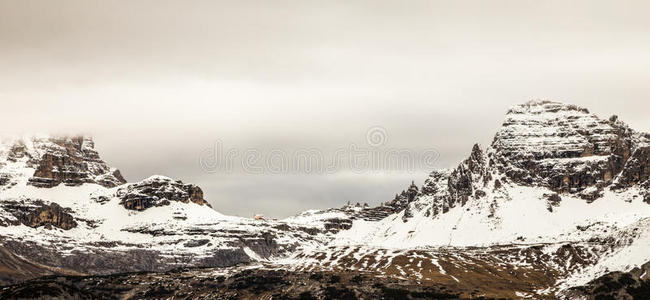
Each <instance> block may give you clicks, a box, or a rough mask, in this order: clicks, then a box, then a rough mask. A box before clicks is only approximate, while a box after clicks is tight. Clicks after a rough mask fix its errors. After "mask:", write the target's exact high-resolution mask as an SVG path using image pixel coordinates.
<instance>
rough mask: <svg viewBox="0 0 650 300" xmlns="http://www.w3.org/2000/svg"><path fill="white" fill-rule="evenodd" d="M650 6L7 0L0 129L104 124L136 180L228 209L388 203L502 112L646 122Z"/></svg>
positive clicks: (488, 130) (449, 160)
mask: <svg viewBox="0 0 650 300" xmlns="http://www.w3.org/2000/svg"><path fill="white" fill-rule="evenodd" d="M649 11H650V2H647V1H623V2H611V1H160V0H156V1H101V2H100V1H81V0H80V1H65V0H64V1H31V0H21V1H10V0H0V134H2V135H13V134H22V133H28V132H50V133H86V134H90V135H93V136H94V137H95V141H96V147H97V148H98V150H99V151H100V154H101V155H102V157H103V158H104V159H105V160H106V161H107V162H108V163H109V164H111V165H113V166H115V167H118V168H119V169H121V170H122V173H123V174H124V176H125V177H126V179H127V180H129V181H137V180H141V179H143V178H145V177H147V176H149V175H152V174H162V175H167V176H170V177H173V178H178V179H181V180H183V181H186V182H192V183H196V184H198V185H200V186H201V187H202V188H203V189H204V192H205V195H206V198H207V199H208V200H209V201H210V202H211V203H212V204H213V206H214V208H215V209H217V210H218V211H220V212H223V213H226V214H237V215H241V216H251V215H253V214H255V213H261V214H266V215H268V216H273V217H284V216H288V215H292V214H295V213H298V212H300V211H302V210H305V209H309V208H325V207H331V206H340V205H342V204H344V203H346V202H347V201H352V202H368V203H371V204H378V203H380V202H382V201H387V200H390V199H391V198H392V197H393V196H394V194H395V193H396V192H399V191H401V190H402V189H404V188H406V187H407V186H408V185H409V184H410V182H411V180H415V182H416V184H418V185H420V184H421V183H422V181H423V180H424V179H425V177H426V174H427V173H428V172H429V171H431V169H432V168H441V167H452V166H454V165H455V164H457V163H458V162H459V161H460V160H462V159H463V158H465V157H466V156H467V155H468V154H469V151H470V150H471V147H472V145H473V144H474V143H476V142H479V143H481V144H483V145H489V143H490V142H491V140H492V137H493V135H494V133H495V132H496V130H497V129H498V128H499V126H500V125H501V121H502V119H503V115H504V113H505V112H506V111H507V109H508V107H509V106H511V105H513V104H516V103H521V102H525V101H527V100H529V99H537V98H542V99H552V100H557V101H565V102H570V103H574V104H577V105H580V106H583V107H586V108H589V109H590V110H591V111H592V112H595V113H597V114H599V115H600V116H601V117H603V118H607V117H609V115H611V114H617V115H619V117H620V119H621V120H623V121H625V122H627V123H628V124H630V125H631V126H632V127H633V128H635V129H637V130H640V131H646V132H647V131H650V118H649V117H648V112H650V85H649V84H648V83H649V82H650V34H648V33H649V32H650V18H648V12H649ZM371 127H379V128H382V129H384V130H385V134H386V135H385V141H384V142H383V144H382V147H387V148H388V147H390V148H397V149H411V150H414V151H416V150H422V149H435V150H436V151H437V153H438V154H439V157H438V159H437V161H436V163H435V166H431V167H426V168H419V169H417V170H413V171H412V172H405V171H403V170H402V171H400V170H386V171H379V172H353V171H352V170H349V169H346V168H340V169H337V170H335V172H331V173H328V174H305V173H301V172H293V173H291V172H288V173H282V174H269V173H268V172H266V173H261V174H250V173H249V172H245V171H242V170H234V171H232V172H206V171H205V170H203V169H202V168H201V167H200V165H199V157H200V155H201V153H203V152H204V151H205V150H206V149H209V148H210V147H213V146H214V144H215V142H216V141H221V142H222V143H223V145H224V146H225V147H226V148H233V149H241V150H244V149H256V150H258V151H262V152H265V151H266V152H268V151H270V150H273V149H284V150H286V151H292V150H294V149H303V148H309V149H320V150H321V151H323V152H326V153H333V152H334V151H335V150H336V149H339V148H341V147H348V146H349V145H351V144H354V145H365V144H366V143H367V141H366V139H367V137H366V133H367V131H368V129H369V128H371Z"/></svg>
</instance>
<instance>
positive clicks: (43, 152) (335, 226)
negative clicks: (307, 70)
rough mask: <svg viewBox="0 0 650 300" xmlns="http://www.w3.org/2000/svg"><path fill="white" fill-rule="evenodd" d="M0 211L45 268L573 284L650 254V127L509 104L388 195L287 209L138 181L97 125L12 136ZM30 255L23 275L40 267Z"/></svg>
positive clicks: (525, 292) (539, 291) (557, 290)
mask: <svg viewBox="0 0 650 300" xmlns="http://www.w3.org/2000/svg"><path fill="white" fill-rule="evenodd" d="M468 150H470V149H468ZM217 210H218V207H217ZM0 225H1V226H0V237H1V238H2V244H3V249H0V250H3V251H7V253H8V254H7V255H9V256H10V255H14V256H15V257H14V256H10V257H12V260H11V261H14V258H15V260H16V261H22V263H24V264H26V265H28V266H34V265H36V266H41V267H43V271H42V272H41V273H42V274H51V273H71V274H74V273H82V274H108V273H115V272H123V271H163V270H168V269H170V268H173V267H177V266H208V267H224V266H233V265H237V264H241V263H246V264H250V263H253V262H255V263H256V264H262V266H264V267H266V268H282V269H285V270H292V271H295V272H305V271H308V272H311V271H314V270H328V271H337V270H338V271H340V272H350V271H355V272H362V273H364V274H367V273H371V274H376V275H379V276H388V277H391V278H399V279H400V280H412V281H415V282H417V283H418V284H435V285H437V284H444V285H445V286H448V287H449V288H450V289H451V290H454V291H457V292H458V293H459V294H461V295H464V297H475V296H481V295H482V296H488V297H506V298H510V297H522V298H523V297H541V298H553V297H561V296H565V297H568V296H567V295H569V294H566V293H567V291H568V288H570V287H573V286H577V285H584V284H587V283H588V282H589V281H591V280H594V279H596V278H598V277H599V276H602V275H604V274H606V273H608V272H611V271H623V272H625V271H630V270H632V269H633V268H635V267H636V268H638V267H641V266H642V265H643V264H645V263H647V262H648V261H650V252H648V251H647V249H650V248H649V247H650V135H648V134H645V133H640V132H636V131H634V130H633V129H631V128H629V127H628V126H627V125H626V124H625V123H623V122H622V121H620V120H618V118H617V117H616V116H612V117H610V118H605V119H602V118H599V117H598V116H595V115H593V114H591V113H590V112H589V111H588V110H587V109H584V108H580V107H577V106H574V105H567V104H562V103H557V102H551V101H531V102H528V103H525V104H521V105H516V106H514V107H512V108H511V109H510V110H509V111H508V112H507V114H506V117H505V121H504V122H503V125H502V127H501V128H500V130H499V131H498V132H497V133H496V135H495V137H494V140H493V142H492V143H491V145H489V146H487V147H481V146H479V145H475V146H474V147H473V148H472V149H471V150H470V151H468V158H467V159H466V160H464V161H462V162H461V163H460V164H459V165H458V166H457V167H456V168H454V169H450V170H436V171H433V172H432V173H431V174H430V175H429V177H428V178H427V179H426V180H425V181H424V183H423V184H421V185H420V186H419V187H418V185H417V184H415V183H412V184H411V185H410V186H409V187H408V188H407V189H406V190H404V191H403V192H401V193H399V194H397V195H396V196H395V198H394V199H393V200H392V201H389V202H386V203H385V204H383V205H381V206H377V207H367V206H358V205H357V206H353V205H348V206H344V207H342V208H332V209H328V210H312V211H307V212H304V213H302V214H299V215H297V216H295V217H291V218H288V219H285V220H281V221H270V220H252V219H247V218H239V217H230V216H225V215H222V214H220V213H218V212H217V211H215V210H214V209H213V208H211V207H210V206H209V205H208V203H207V201H206V200H205V199H204V197H203V193H202V191H201V189H200V188H199V187H197V186H195V185H192V184H185V183H183V182H180V181H175V180H173V179H170V178H167V177H164V176H152V177H150V178H147V179H145V180H142V181H140V182H136V183H126V182H125V181H124V179H123V178H122V176H121V175H120V173H119V171H117V170H116V169H114V168H110V167H109V166H108V165H107V164H106V163H105V162H103V161H102V160H101V159H100V157H99V155H98V154H97V152H96V151H95V150H94V149H93V142H92V140H91V139H89V138H84V137H76V138H69V137H68V138H57V137H47V136H36V137H29V138H21V139H13V140H9V141H5V142H4V143H3V144H2V146H1V147H0ZM17 264H18V263H13V265H17ZM258 266H259V265H258ZM13 269H19V268H16V267H14V268H13ZM24 269H26V270H30V272H27V273H25V274H23V275H22V276H23V277H20V276H18V275H16V276H14V277H15V278H17V279H18V280H19V279H24V278H29V277H30V276H31V277H33V276H34V273H38V271H33V268H31V267H30V268H27V267H25V268H24ZM16 272H17V271H16ZM17 273H20V272H17ZM6 281H9V282H10V281H11V280H6ZM477 291H478V292H477Z"/></svg>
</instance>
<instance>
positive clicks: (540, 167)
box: [491, 101, 649, 200]
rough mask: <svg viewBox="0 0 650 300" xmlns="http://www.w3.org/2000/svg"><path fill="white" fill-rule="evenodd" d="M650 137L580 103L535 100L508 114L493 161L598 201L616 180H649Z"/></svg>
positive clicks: (525, 178) (512, 174) (514, 175)
mask: <svg viewBox="0 0 650 300" xmlns="http://www.w3.org/2000/svg"><path fill="white" fill-rule="evenodd" d="M648 141H649V139H648V136H647V135H645V134H640V133H636V132H635V131H633V130H632V129H630V128H629V127H628V126H627V125H625V124H624V123H622V122H620V121H619V120H618V118H617V117H616V116H613V117H611V118H609V119H607V120H603V119H599V118H598V117H597V116H596V115H593V114H590V113H589V111H588V110H587V109H584V108H580V107H577V106H574V105H566V104H561V103H556V102H550V101H534V102H529V103H526V104H524V105H519V106H516V107H513V108H512V109H511V110H510V111H509V112H508V114H507V115H506V120H505V121H504V123H503V126H502V128H501V130H499V132H498V133H497V134H496V136H495V138H494V141H493V143H492V148H493V150H494V152H493V156H492V157H491V159H492V162H493V163H494V165H495V167H496V168H497V169H498V170H499V172H500V173H503V174H505V175H506V176H507V178H508V179H510V180H512V181H514V182H516V183H519V184H524V185H535V186H544V187H548V188H550V189H551V190H553V191H555V192H558V193H571V194H579V195H580V196H581V197H582V198H584V199H587V200H595V199H597V198H599V197H600V194H601V193H602V190H603V188H605V187H607V186H610V185H612V184H613V183H615V179H617V182H626V183H627V184H628V185H629V184H639V183H642V182H643V181H645V180H647V175H648V174H647V170H646V169H645V167H643V166H640V165H642V164H643V163H646V165H647V150H644V149H647V147H648ZM633 156H634V157H633ZM635 161H636V164H635V163H634V162H635ZM628 162H629V163H630V164H629V165H628Z"/></svg>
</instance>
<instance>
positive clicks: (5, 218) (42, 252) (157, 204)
mask: <svg viewBox="0 0 650 300" xmlns="http://www.w3.org/2000/svg"><path fill="white" fill-rule="evenodd" d="M2 145H3V146H2V148H0V149H1V150H0V162H1V163H0V178H5V179H6V180H5V181H3V183H2V186H1V187H0V189H1V191H0V225H2V226H0V238H1V239H2V243H3V245H4V247H5V248H7V249H9V250H10V251H13V252H14V253H16V254H18V255H21V256H23V257H30V258H33V259H34V260H35V262H37V263H41V264H45V265H51V266H56V267H62V268H70V269H73V270H77V271H79V272H83V273H101V274H106V273H113V272H120V271H140V270H167V269H169V268H172V267H176V266H190V265H196V266H228V265H233V264H237V263H241V262H249V261H254V260H265V259H268V258H270V257H274V256H281V255H284V254H285V253H288V252H290V251H293V250H295V249H296V248H299V247H303V246H305V245H310V244H311V243H319V242H322V239H324V237H325V235H326V234H325V233H326V230H325V228H324V227H323V226H322V224H315V225H312V226H310V225H308V224H287V223H285V222H275V221H263V220H252V219H247V218H239V217H231V216H225V215H222V214H220V213H218V212H217V211H215V210H214V209H212V208H211V207H210V206H209V204H208V203H207V201H205V200H204V199H203V192H202V191H201V189H200V188H199V187H197V186H195V185H192V184H184V183H182V182H181V181H175V180H173V179H171V178H168V177H165V176H159V175H156V176H151V177H149V178H146V179H144V180H142V181H140V182H136V183H122V182H121V181H123V179H122V177H121V176H119V177H118V176H114V174H117V175H119V171H117V170H116V169H114V168H110V167H108V165H107V164H106V163H105V162H103V161H102V160H101V159H100V158H99V156H98V155H97V153H96V152H95V151H94V149H93V143H92V140H91V139H89V138H65V137H49V136H38V137H27V138H22V139H12V140H9V141H6V142H4V143H3V144H2ZM48 157H50V158H51V157H54V159H50V158H48ZM52 162H54V163H52ZM37 175H38V176H37ZM35 178H37V179H36V180H35ZM116 178H119V180H117V179H116ZM108 179H111V180H112V181H110V180H108ZM42 183H47V184H42Z"/></svg>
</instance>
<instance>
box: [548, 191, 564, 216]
mask: <svg viewBox="0 0 650 300" xmlns="http://www.w3.org/2000/svg"><path fill="white" fill-rule="evenodd" d="M544 197H545V198H546V209H547V210H548V211H550V212H553V207H558V206H560V202H562V198H561V197H560V195H558V194H557V193H554V194H547V195H544Z"/></svg>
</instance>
